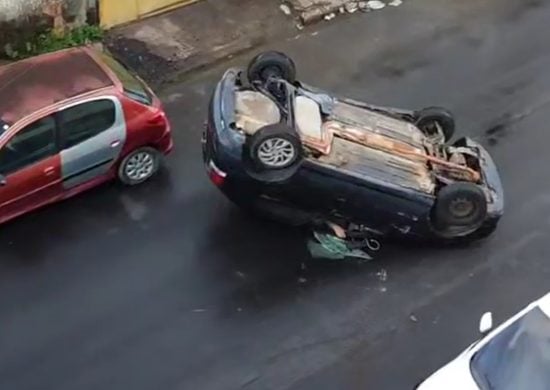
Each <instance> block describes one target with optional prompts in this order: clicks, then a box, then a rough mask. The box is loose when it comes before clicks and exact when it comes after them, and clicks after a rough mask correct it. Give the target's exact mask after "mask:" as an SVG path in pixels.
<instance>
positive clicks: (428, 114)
mask: <svg viewBox="0 0 550 390" xmlns="http://www.w3.org/2000/svg"><path fill="white" fill-rule="evenodd" d="M436 123H437V124H438V125H439V126H440V127H441V131H442V132H443V137H444V139H445V142H447V141H449V140H450V139H451V138H452V137H453V135H454V133H455V129H456V123H455V119H454V116H453V114H452V113H451V112H450V111H449V110H446V109H445V108H441V107H428V108H424V109H422V110H420V111H419V112H418V113H417V115H416V123H415V124H416V127H418V128H419V129H420V130H421V131H422V132H423V133H424V134H425V135H427V136H433V135H434V134H435V133H436V131H437V128H436V127H435V124H436Z"/></svg>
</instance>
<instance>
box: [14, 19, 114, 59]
mask: <svg viewBox="0 0 550 390" xmlns="http://www.w3.org/2000/svg"><path fill="white" fill-rule="evenodd" d="M103 34H104V33H103V30H102V29H101V28H100V27H98V26H88V25H85V26H82V27H76V28H74V29H72V30H68V31H67V32H65V33H64V34H59V33H56V32H54V31H53V30H49V31H47V32H45V33H42V34H38V35H36V36H35V37H33V38H32V39H30V40H27V41H25V42H19V43H17V44H8V45H6V47H5V48H4V49H5V55H7V56H8V57H9V58H11V59H13V60H19V59H23V58H27V57H33V56H36V55H39V54H44V53H49V52H52V51H57V50H62V49H66V48H69V47H76V46H82V45H86V44H90V43H94V42H99V41H101V40H102V39H103Z"/></svg>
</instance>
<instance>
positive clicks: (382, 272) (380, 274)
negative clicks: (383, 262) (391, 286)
mask: <svg viewBox="0 0 550 390" xmlns="http://www.w3.org/2000/svg"><path fill="white" fill-rule="evenodd" d="M376 276H378V279H380V281H381V282H385V281H387V280H388V271H386V270H385V269H384V268H382V269H381V270H380V271H378V272H377V273H376Z"/></svg>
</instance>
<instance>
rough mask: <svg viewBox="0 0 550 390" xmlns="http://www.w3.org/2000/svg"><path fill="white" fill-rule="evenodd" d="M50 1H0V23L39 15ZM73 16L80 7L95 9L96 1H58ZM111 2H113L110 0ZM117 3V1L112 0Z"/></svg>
mask: <svg viewBox="0 0 550 390" xmlns="http://www.w3.org/2000/svg"><path fill="white" fill-rule="evenodd" d="M48 1H50V2H51V1H52V0H0V21H1V22H5V21H17V20H19V19H22V18H25V17H28V16H33V15H40V14H41V13H42V7H43V5H44V4H45V3H47V2H48ZM60 1H62V2H63V3H65V7H66V8H67V10H68V11H69V13H70V14H71V15H73V16H75V15H77V14H78V12H79V9H80V7H81V6H82V5H83V4H84V5H85V8H88V9H90V8H95V7H96V3H97V0H60ZM111 1H113V0H111ZM114 1H117V0H114Z"/></svg>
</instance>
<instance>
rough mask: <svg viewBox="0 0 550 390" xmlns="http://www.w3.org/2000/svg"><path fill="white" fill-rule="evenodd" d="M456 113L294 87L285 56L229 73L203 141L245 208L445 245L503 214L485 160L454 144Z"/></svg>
mask: <svg viewBox="0 0 550 390" xmlns="http://www.w3.org/2000/svg"><path fill="white" fill-rule="evenodd" d="M454 130H455V122H454V119H453V116H452V115H451V113H449V112H448V111H447V110H445V109H442V108H437V107H430V108H426V109H422V110H419V111H412V110H410V111H409V110H400V109H394V108H387V107H379V106H373V105H369V104H366V103H363V102H358V101H355V100H351V99H346V98H340V97H335V96H332V95H330V94H328V93H326V92H324V91H321V90H318V89H316V88H313V87H310V86H307V85H305V84H303V83H301V82H299V81H297V80H296V69H295V65H294V63H293V61H292V60H291V59H290V58H288V57H287V56H286V55H284V54H282V53H279V52H265V53H262V54H260V55H258V56H257V57H255V58H254V59H253V60H252V61H251V63H250V64H249V66H248V70H247V72H246V74H245V72H243V71H242V70H239V69H230V70H228V71H227V72H226V73H225V74H224V76H223V78H222V79H221V81H220V82H219V83H218V85H217V86H216V89H215V91H214V93H213V96H212V99H211V103H210V109H209V117H208V123H207V126H206V129H205V132H204V135H203V155H204V160H205V164H206V167H207V170H208V174H209V176H210V178H211V180H212V181H213V182H214V184H216V185H217V186H218V187H219V188H220V189H221V190H222V191H223V193H225V195H226V196H227V197H228V198H229V199H231V200H232V201H234V202H235V203H236V204H238V205H239V206H241V207H243V208H246V209H249V210H253V211H255V212H258V213H261V214H264V215H268V216H270V217H273V218H276V219H279V220H284V221H287V222H288V223H291V224H294V225H301V224H308V223H311V222H313V221H331V222H333V223H337V224H339V226H343V227H345V228H346V229H347V228H348V227H351V226H353V230H354V231H355V232H357V231H364V232H368V233H369V234H372V233H377V234H382V235H387V234H397V235H408V236H417V237H425V238H426V237H428V238H430V237H432V238H433V237H439V238H443V239H451V240H454V239H458V238H461V239H464V238H466V239H477V238H484V237H486V236H488V235H490V234H491V233H492V232H493V231H494V230H495V228H496V226H497V223H498V221H499V219H500V218H501V216H502V214H503V205H504V200H503V190H502V185H501V181H500V178H499V175H498V172H497V169H496V167H495V164H494V163H493V160H492V159H491V157H490V156H489V154H488V153H487V151H486V150H485V149H484V148H483V147H482V146H481V145H479V144H478V143H476V142H475V141H473V140H471V139H469V138H461V139H458V140H457V141H455V142H453V143H449V140H450V139H451V138H452V136H453V134H454Z"/></svg>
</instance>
